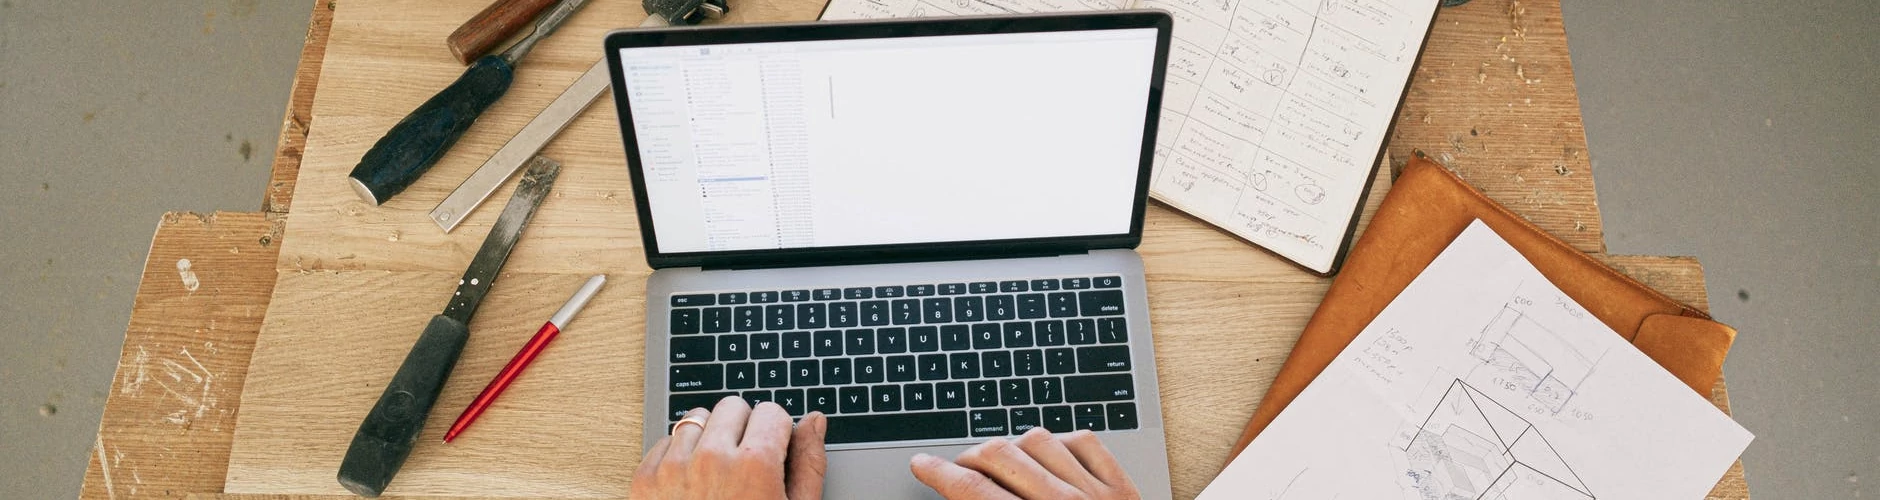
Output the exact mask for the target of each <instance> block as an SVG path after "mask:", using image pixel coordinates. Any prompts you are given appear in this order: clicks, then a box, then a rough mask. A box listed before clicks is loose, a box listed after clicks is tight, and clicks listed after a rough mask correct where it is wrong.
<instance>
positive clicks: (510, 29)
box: [444, 0, 557, 64]
mask: <svg viewBox="0 0 1880 500" xmlns="http://www.w3.org/2000/svg"><path fill="white" fill-rule="evenodd" d="M556 1H557V0H496V1H495V2H491V3H490V6H489V7H484V8H483V12H478V13H477V15H476V17H472V18H470V20H469V21H464V23H463V26H458V27H457V31H453V32H451V33H450V37H449V38H446V39H444V44H445V45H447V46H449V47H450V54H451V55H452V56H456V57H457V62H460V63H464V64H470V61H474V60H476V58H478V57H482V56H483V55H484V54H488V53H490V51H491V50H494V49H495V48H496V46H497V45H498V44H501V43H503V41H504V40H508V39H509V37H511V36H515V34H516V31H517V30H520V29H522V27H523V26H528V25H529V22H530V21H533V20H534V19H535V16H536V15H539V14H541V13H542V11H544V10H548V8H549V6H552V5H555V2H556Z"/></svg>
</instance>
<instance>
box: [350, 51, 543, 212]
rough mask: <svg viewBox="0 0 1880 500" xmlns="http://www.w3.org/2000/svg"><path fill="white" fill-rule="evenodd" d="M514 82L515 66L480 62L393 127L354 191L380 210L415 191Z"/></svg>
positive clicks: (357, 175)
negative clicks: (401, 194) (414, 186)
mask: <svg viewBox="0 0 1880 500" xmlns="http://www.w3.org/2000/svg"><path fill="white" fill-rule="evenodd" d="M515 76H516V70H515V66H514V65H512V64H511V63H510V61H509V60H507V59H504V58H503V57H501V56H496V55H488V56H483V57H480V58H477V60H476V62H474V63H471V64H470V67H469V68H466V69H464V72H463V76H459V77H457V81H455V82H451V84H450V86H449V87H444V90H442V91H439V92H438V93H437V95H434V96H431V99H430V100H428V101H424V104H423V105H420V106H418V109H415V110H412V111H411V114H409V115H405V119H403V120H399V121H398V124H397V125H392V129H391V130H388V131H386V132H385V136H384V137H380V138H379V142H377V143H375V144H373V145H372V149H370V150H367V151H366V154H365V156H363V157H360V158H359V165H357V166H354V167H353V169H352V174H350V175H349V176H348V177H351V178H352V185H353V190H354V191H357V192H358V193H359V197H360V198H361V199H364V200H365V201H367V202H371V203H372V204H373V205H379V204H382V203H385V201H386V200H389V199H391V198H392V196H393V195H396V194H398V193H399V192H400V191H404V190H405V188H407V187H410V186H411V183H412V182H415V181H417V180H418V177H419V176H422V175H424V172H425V171H426V170H430V169H431V165H433V164H436V163H437V160H438V159H439V158H442V157H443V156H444V152H445V151H449V150H450V146H451V145H452V144H455V143H456V142H457V138H459V137H463V133H464V131H465V130H468V129H469V128H470V125H471V124H474V123H476V121H477V117H478V116H481V115H482V114H483V110H484V109H488V108H489V107H490V104H492V103H495V102H496V100H497V99H499V98H502V97H503V92H505V91H507V90H509V83H510V82H511V81H513V80H515Z"/></svg>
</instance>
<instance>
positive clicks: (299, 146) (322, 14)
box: [261, 0, 337, 214]
mask: <svg viewBox="0 0 1880 500" xmlns="http://www.w3.org/2000/svg"><path fill="white" fill-rule="evenodd" d="M336 1H337V0H314V1H313V2H312V3H313V15H312V16H311V17H310V19H309V21H308V23H307V38H306V41H305V42H304V43H302V45H301V46H300V64H299V65H298V66H296V67H295V68H294V86H293V90H291V91H290V92H289V93H288V96H287V111H286V112H285V113H283V114H282V117H281V138H280V140H279V141H278V142H276V143H275V145H274V165H273V167H272V169H271V170H269V173H268V187H267V190H266V192H265V193H264V195H263V196H262V200H261V211H263V212H269V213H275V214H285V213H287V210H288V207H289V204H290V203H291V202H292V201H293V198H294V181H295V179H296V177H298V176H299V175H300V156H301V152H302V151H304V150H305V149H306V147H307V131H309V130H311V129H312V127H313V93H314V91H315V90H317V89H318V88H319V86H320V67H321V63H322V62H323V61H324V60H325V59H326V40H327V35H328V34H329V33H331V32H332V28H333V10H334V9H335V8H337V5H336V4H335V2H336Z"/></svg>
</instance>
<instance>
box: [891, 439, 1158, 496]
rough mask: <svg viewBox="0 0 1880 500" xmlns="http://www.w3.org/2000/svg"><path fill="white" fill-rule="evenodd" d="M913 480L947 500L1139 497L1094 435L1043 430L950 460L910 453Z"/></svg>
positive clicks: (976, 448)
mask: <svg viewBox="0 0 1880 500" xmlns="http://www.w3.org/2000/svg"><path fill="white" fill-rule="evenodd" d="M910 466H911V467H912V468H913V470H914V477H915V478H916V479H919V480H920V482H922V483H926V485H927V486H928V487H930V488H933V489H934V491H935V492H938V493H940V496H944V497H947V498H948V499H950V500H969V499H973V500H976V499H1005V500H1010V499H1019V498H1025V499H1053V500H1055V499H1089V500H1125V499H1137V498H1141V495H1139V494H1137V492H1136V485H1134V484H1131V483H1130V482H1129V476H1128V475H1127V474H1124V473H1123V466H1122V465H1120V464H1117V463H1116V456H1115V455H1111V454H1110V450H1109V449H1108V448H1104V447H1103V442H1102V441H1098V440H1097V435H1096V434H1092V433H1091V432H1090V431H1081V430H1080V431H1077V432H1072V433H1069V434H1062V435H1052V434H1051V432H1049V431H1046V430H1044V428H1042V427H1038V428H1033V429H1032V430H1030V431H1028V432H1026V433H1025V435H1023V436H1020V437H1019V438H1018V440H1017V441H1007V440H1005V439H1004V438H993V439H992V440H991V441H987V442H984V443H981V444H979V445H978V446H974V447H972V448H968V449H967V450H966V451H965V452H962V453H960V456H959V458H957V459H955V460H954V461H951V462H949V461H947V460H946V459H943V458H939V457H935V456H932V455H928V454H925V453H923V454H919V455H914V458H913V460H912V461H911V463H910Z"/></svg>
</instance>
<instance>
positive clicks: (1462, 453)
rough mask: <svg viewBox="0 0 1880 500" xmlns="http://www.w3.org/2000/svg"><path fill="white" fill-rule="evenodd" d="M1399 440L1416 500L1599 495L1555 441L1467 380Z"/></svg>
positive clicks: (1403, 478)
mask: <svg viewBox="0 0 1880 500" xmlns="http://www.w3.org/2000/svg"><path fill="white" fill-rule="evenodd" d="M1452 380H1453V381H1452V382H1450V384H1449V388H1448V389H1447V390H1445V391H1444V392H1443V397H1442V399H1441V400H1440V401H1438V402H1437V403H1436V406H1435V407H1434V408H1431V409H1430V413H1429V415H1428V416H1427V417H1425V419H1424V421H1423V423H1422V424H1420V425H1417V426H1416V427H1415V428H1414V429H1405V431H1406V432H1405V433H1404V435H1407V436H1408V437H1409V442H1408V443H1405V444H1404V445H1403V446H1402V447H1401V448H1398V447H1397V444H1396V443H1393V444H1392V445H1391V447H1392V449H1393V451H1396V452H1401V456H1398V457H1393V459H1395V461H1396V462H1397V464H1398V465H1399V469H1400V471H1401V472H1402V474H1401V475H1399V476H1398V482H1399V484H1401V485H1402V486H1403V487H1404V491H1405V493H1406V494H1408V498H1411V499H1413V500H1593V499H1595V498H1596V497H1595V496H1593V494H1592V492H1591V491H1592V490H1590V489H1588V488H1587V487H1586V484H1585V483H1584V482H1582V481H1581V480H1580V477H1579V475H1577V474H1575V473H1574V472H1573V468H1572V467H1571V466H1569V465H1567V462H1566V460H1564V459H1562V458H1561V457H1560V453H1559V452H1557V451H1555V450H1554V446H1553V444H1550V443H1548V442H1547V438H1546V437H1545V436H1542V435H1541V433H1540V431H1539V430H1538V429H1536V428H1534V426H1533V425H1532V424H1530V423H1528V421H1527V420H1526V419H1523V418H1521V416H1520V415H1517V414H1515V413H1514V412H1513V411H1510V410H1509V409H1508V408H1507V407H1506V406H1502V404H1501V403H1500V402H1497V401H1495V400H1494V399H1491V398H1489V397H1488V396H1487V395H1485V394H1483V393H1482V391H1480V390H1477V389H1476V388H1475V387H1473V386H1470V385H1469V384H1468V383H1467V382H1463V381H1462V380H1461V379H1452Z"/></svg>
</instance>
